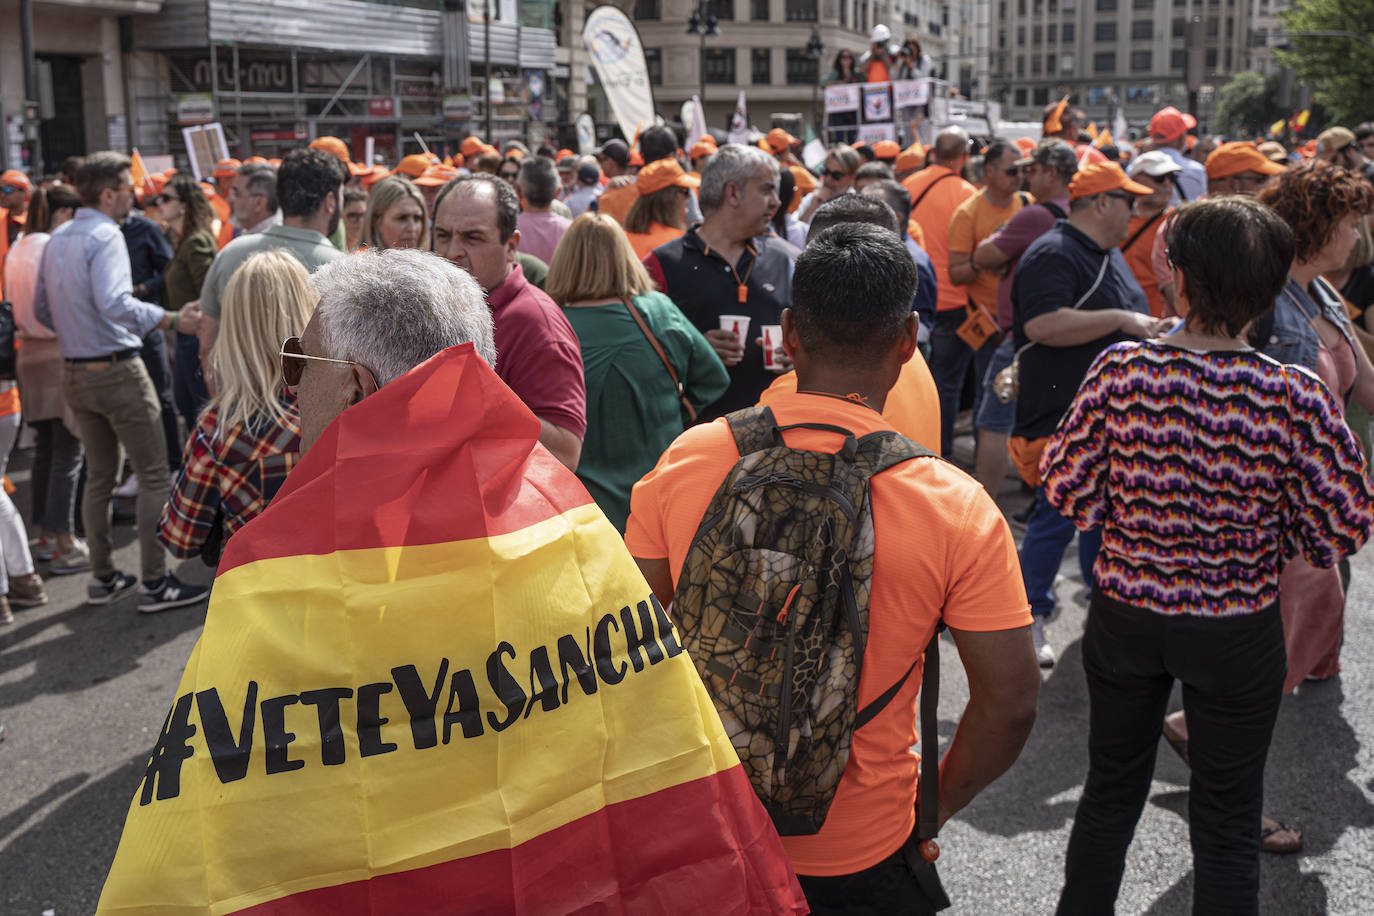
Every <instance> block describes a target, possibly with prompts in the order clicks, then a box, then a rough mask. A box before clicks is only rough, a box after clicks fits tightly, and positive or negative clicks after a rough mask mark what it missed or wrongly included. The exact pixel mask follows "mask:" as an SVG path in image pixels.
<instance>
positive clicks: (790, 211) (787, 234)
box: [768, 166, 806, 261]
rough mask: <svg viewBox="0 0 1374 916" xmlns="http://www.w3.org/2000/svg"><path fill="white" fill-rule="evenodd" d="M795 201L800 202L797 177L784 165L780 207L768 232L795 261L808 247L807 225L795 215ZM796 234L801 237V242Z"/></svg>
mask: <svg viewBox="0 0 1374 916" xmlns="http://www.w3.org/2000/svg"><path fill="white" fill-rule="evenodd" d="M793 201H796V202H797V203H800V201H797V178H796V176H795V175H794V174H793V173H792V170H791V169H790V168H787V167H785V166H784V167H783V168H780V169H778V209H777V212H776V213H774V214H773V219H772V221H771V222H770V223H769V224H768V234H769V235H770V236H772V237H773V238H776V239H777V240H778V243H779V246H780V247H781V248H782V250H783V251H785V252H787V256H788V257H789V258H791V259H792V260H794V261H795V260H796V259H797V256H798V255H800V254H801V250H802V248H804V247H806V226H804V225H802V224H801V223H799V222H797V217H796V216H795V215H794V213H795V211H796V209H797V208H796V207H794V206H792V203H793ZM794 236H797V237H800V240H801V242H800V244H798V243H797V241H796V239H795V238H794Z"/></svg>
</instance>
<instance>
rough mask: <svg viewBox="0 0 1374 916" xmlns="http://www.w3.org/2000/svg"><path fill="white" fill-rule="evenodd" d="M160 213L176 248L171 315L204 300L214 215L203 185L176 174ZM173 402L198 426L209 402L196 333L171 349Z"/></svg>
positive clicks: (169, 290)
mask: <svg viewBox="0 0 1374 916" xmlns="http://www.w3.org/2000/svg"><path fill="white" fill-rule="evenodd" d="M157 211H158V215H159V216H161V217H162V219H163V220H164V221H165V222H166V224H167V237H168V238H169V239H171V241H172V244H173V245H174V246H175V253H174V254H173V255H172V260H171V261H169V262H167V269H166V271H165V272H164V273H163V277H164V278H165V279H164V283H165V286H164V294H165V296H166V306H167V308H168V309H169V310H171V311H176V310H178V309H180V308H181V307H182V306H183V305H185V304H186V303H188V302H192V301H195V300H198V299H199V298H200V288H201V285H202V284H204V282H205V274H206V272H207V271H208V270H209V269H210V262H211V261H213V260H214V259H215V254H216V251H217V249H216V246H215V236H214V234H213V233H212V232H211V231H210V226H211V224H212V223H213V222H214V219H215V212H214V211H213V210H211V209H210V201H208V200H207V199H206V198H205V192H204V191H202V190H201V188H200V182H198V181H196V180H195V179H194V178H192V177H191V176H190V175H187V174H183V173H180V172H178V173H177V174H175V175H173V176H172V177H171V179H170V180H169V181H168V182H167V184H165V185H163V188H162V193H161V194H159V195H158V198H157ZM173 353H174V356H173V364H172V399H173V400H174V401H175V402H176V406H177V412H178V413H180V414H181V417H182V419H183V420H185V421H186V428H187V429H195V428H196V417H197V416H199V414H200V409H201V408H202V407H204V406H205V402H206V401H207V400H209V398H210V393H209V391H208V390H206V387H205V376H204V375H202V374H201V371H200V347H199V345H198V344H197V343H196V335H194V334H181V333H178V334H177V341H176V349H175V350H174V351H173Z"/></svg>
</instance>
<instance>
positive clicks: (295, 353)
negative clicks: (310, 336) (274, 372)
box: [279, 337, 381, 388]
mask: <svg viewBox="0 0 1374 916" xmlns="http://www.w3.org/2000/svg"><path fill="white" fill-rule="evenodd" d="M279 355H280V356H281V379H282V381H283V382H285V383H286V387H288V388H295V387H296V386H297V385H299V384H300V383H301V375H302V374H303V373H304V372H305V361H306V360H307V359H313V360H315V361H316V362H321V363H342V364H343V365H345V366H357V367H358V368H359V369H362V370H363V371H364V372H366V373H367V375H368V378H370V379H372V387H374V388H380V387H381V386H380V385H378V384H377V376H376V375H374V374H373V372H372V370H371V369H369V368H367V367H366V366H364V365H363V364H362V363H357V362H354V361H353V360H351V359H330V358H329V357H327V356H309V355H307V354H306V353H305V351H303V350H302V349H301V339H300V338H299V337H288V338H286V339H285V340H283V341H282V342H281V353H280V354H279Z"/></svg>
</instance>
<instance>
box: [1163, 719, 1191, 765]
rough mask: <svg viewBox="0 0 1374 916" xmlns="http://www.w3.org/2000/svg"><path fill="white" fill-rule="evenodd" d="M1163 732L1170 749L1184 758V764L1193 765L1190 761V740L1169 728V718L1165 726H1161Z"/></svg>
mask: <svg viewBox="0 0 1374 916" xmlns="http://www.w3.org/2000/svg"><path fill="white" fill-rule="evenodd" d="M1161 731H1162V733H1163V735H1164V740H1165V741H1167V742H1169V747H1171V748H1173V749H1174V753H1175V754H1177V755H1178V756H1179V757H1180V758H1182V759H1183V762H1184V763H1187V764H1189V765H1191V761H1190V760H1189V759H1188V739H1187V738H1186V737H1184V736H1183V735H1180V734H1179V733H1178V732H1176V731H1174V730H1173V729H1171V728H1169V720H1168V718H1167V717H1166V718H1165V720H1164V724H1163V726H1161Z"/></svg>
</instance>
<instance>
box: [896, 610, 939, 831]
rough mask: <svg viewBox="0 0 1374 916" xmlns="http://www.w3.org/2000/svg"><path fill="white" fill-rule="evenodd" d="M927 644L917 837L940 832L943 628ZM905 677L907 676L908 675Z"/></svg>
mask: <svg viewBox="0 0 1374 916" xmlns="http://www.w3.org/2000/svg"><path fill="white" fill-rule="evenodd" d="M944 628H945V625H944V623H943V622H937V623H936V624H935V634H934V635H933V636H931V637H930V644H929V645H927V646H926V652H925V659H926V664H925V669H924V670H923V671H922V672H921V777H920V779H921V788H920V794H919V795H918V796H917V800H916V838H917V839H918V840H930V839H934V838H935V835H936V834H937V833H939V832H940V717H939V714H938V713H939V710H938V707H939V704H940V631H941V630H943V629H944ZM904 680H905V679H904Z"/></svg>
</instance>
